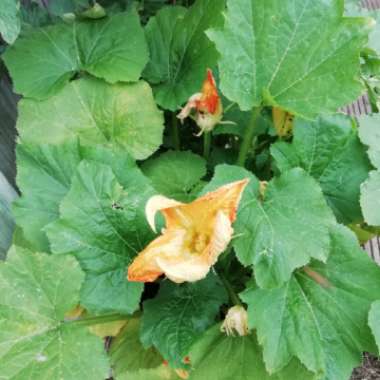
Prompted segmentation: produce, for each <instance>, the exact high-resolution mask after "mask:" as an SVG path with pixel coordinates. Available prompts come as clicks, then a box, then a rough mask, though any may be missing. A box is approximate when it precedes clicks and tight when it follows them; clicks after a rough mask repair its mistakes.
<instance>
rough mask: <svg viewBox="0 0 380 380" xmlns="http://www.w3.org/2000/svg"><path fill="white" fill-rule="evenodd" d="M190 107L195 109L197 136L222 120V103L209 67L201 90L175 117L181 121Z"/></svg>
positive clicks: (208, 130) (187, 114)
mask: <svg viewBox="0 0 380 380" xmlns="http://www.w3.org/2000/svg"><path fill="white" fill-rule="evenodd" d="M192 109H195V111H196V115H195V121H196V123H197V125H198V126H199V128H200V129H201V131H200V133H199V134H198V135H197V136H200V135H201V134H202V133H203V132H210V131H211V130H212V129H213V128H214V127H215V126H216V125H217V124H218V123H220V122H221V120H222V116H223V105H222V101H221V99H220V96H219V94H218V89H217V87H216V83H215V79H214V76H213V74H212V71H211V70H210V69H208V70H207V76H206V79H205V81H204V82H203V85H202V92H198V93H196V94H194V95H192V96H191V97H190V98H189V100H188V102H187V104H186V105H185V107H184V108H183V109H182V111H181V112H180V113H179V114H178V116H177V117H178V118H179V119H180V120H181V122H183V120H184V119H186V118H187V117H188V116H189V115H190V113H191V110H192Z"/></svg>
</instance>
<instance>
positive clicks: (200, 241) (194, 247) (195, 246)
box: [185, 229, 210, 255]
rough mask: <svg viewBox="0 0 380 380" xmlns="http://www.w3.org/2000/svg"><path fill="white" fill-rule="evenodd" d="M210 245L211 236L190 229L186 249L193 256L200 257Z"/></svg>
mask: <svg viewBox="0 0 380 380" xmlns="http://www.w3.org/2000/svg"><path fill="white" fill-rule="evenodd" d="M209 243H210V236H209V234H206V233H203V232H199V231H197V230H195V229H190V230H188V232H187V235H186V239H185V247H186V248H187V249H188V250H189V251H190V253H192V254H197V255H200V254H202V253H203V251H204V250H205V249H206V247H207V246H208V245H209Z"/></svg>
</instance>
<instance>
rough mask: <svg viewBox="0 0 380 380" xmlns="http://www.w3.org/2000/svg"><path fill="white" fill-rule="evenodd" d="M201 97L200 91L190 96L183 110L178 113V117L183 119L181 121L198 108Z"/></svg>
mask: <svg viewBox="0 0 380 380" xmlns="http://www.w3.org/2000/svg"><path fill="white" fill-rule="evenodd" d="M201 99H202V94H201V93H200V92H197V93H196V94H194V95H192V96H191V97H190V98H189V100H188V102H187V103H186V105H185V107H183V108H182V110H181V112H180V113H179V114H178V115H177V118H178V119H180V120H181V123H183V121H184V120H185V119H186V118H187V117H189V116H190V113H191V111H192V110H193V109H195V108H197V104H198V102H199V101H200V100H201Z"/></svg>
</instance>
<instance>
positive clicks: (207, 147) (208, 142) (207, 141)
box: [203, 132, 211, 160]
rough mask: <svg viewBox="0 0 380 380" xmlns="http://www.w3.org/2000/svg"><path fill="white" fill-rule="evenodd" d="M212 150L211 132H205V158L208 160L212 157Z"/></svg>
mask: <svg viewBox="0 0 380 380" xmlns="http://www.w3.org/2000/svg"><path fill="white" fill-rule="evenodd" d="M210 148H211V132H205V133H204V134H203V157H204V158H205V159H206V160H208V158H209V157H210Z"/></svg>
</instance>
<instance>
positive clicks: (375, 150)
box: [359, 114, 380, 169]
mask: <svg viewBox="0 0 380 380" xmlns="http://www.w3.org/2000/svg"><path fill="white" fill-rule="evenodd" d="M359 124H360V127H359V137H360V140H361V141H362V143H363V144H365V145H367V146H368V156H369V159H370V160H371V162H372V164H373V166H374V167H375V168H377V169H380V115H378V114H373V115H363V116H360V118H359Z"/></svg>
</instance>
